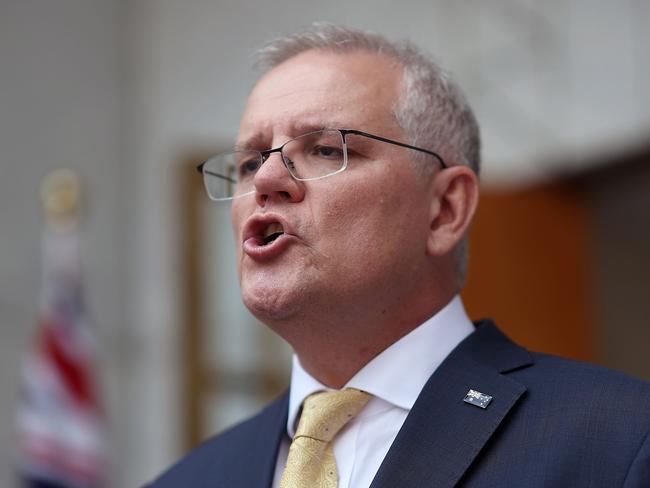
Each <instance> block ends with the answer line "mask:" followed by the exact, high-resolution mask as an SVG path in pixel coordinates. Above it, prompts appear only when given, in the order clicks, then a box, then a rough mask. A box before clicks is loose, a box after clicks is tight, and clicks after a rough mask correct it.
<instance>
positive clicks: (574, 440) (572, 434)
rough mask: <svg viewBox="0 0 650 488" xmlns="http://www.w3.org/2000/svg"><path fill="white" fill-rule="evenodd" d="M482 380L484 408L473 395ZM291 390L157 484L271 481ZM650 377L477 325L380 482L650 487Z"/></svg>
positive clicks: (427, 396)
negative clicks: (472, 401) (530, 347)
mask: <svg viewBox="0 0 650 488" xmlns="http://www.w3.org/2000/svg"><path fill="white" fill-rule="evenodd" d="M470 389H473V390H477V391H480V392H482V393H485V394H488V395H490V396H492V397H493V400H492V402H491V403H490V404H489V405H488V407H487V408H486V409H481V408H479V407H476V406H473V405H469V404H467V403H465V402H463V398H464V397H465V395H466V394H467V392H468V390H470ZM287 405H288V395H286V394H285V395H284V396H282V397H281V398H280V399H278V400H277V401H275V402H274V403H272V404H270V405H269V406H267V407H266V408H265V409H264V410H263V411H262V412H261V413H259V414H258V415H257V416H255V417H253V418H251V419H249V420H247V421H246V422H244V423H242V424H240V425H238V426H236V427H234V428H232V429H230V430H228V431H226V432H224V433H223V434H221V435H219V436H217V437H215V438H213V439H211V440H209V441H207V442H206V443H204V444H203V445H202V446H200V447H199V448H197V449H196V450H194V451H193V452H192V453H190V454H189V455H188V456H186V457H185V458H184V459H182V460H181V461H180V462H179V463H178V464H176V465H175V466H173V467H172V468H171V469H170V470H169V471H167V472H166V473H164V474H163V475H162V476H161V477H160V478H159V479H157V480H156V481H155V482H154V483H153V484H152V485H151V486H152V487H155V488H171V487H174V488H179V487H187V488H207V487H211V488H249V487H250V488H267V487H270V486H271V483H272V481H273V475H274V470H275V463H276V456H277V451H278V446H279V444H280V441H281V440H282V437H283V436H285V435H286V421H287ZM649 433H650V385H649V384H647V383H644V382H642V381H640V380H637V379H634V378H631V377H629V376H626V375H623V374H621V373H617V372H614V371H609V370H605V369H603V368H599V367H597V366H593V365H589V364H585V363H579V362H575V361H570V360H566V359H561V358H558V357H554V356H549V355H544V354H536V353H530V352H528V351H526V350H525V349H522V348H521V347H519V346H517V345H515V344H513V343H512V342H511V341H510V340H509V339H508V338H507V337H506V336H505V335H503V334H502V333H501V332H500V331H499V330H498V329H497V328H496V327H495V326H494V325H493V324H492V323H491V322H489V321H484V322H482V323H479V324H478V325H477V329H476V331H475V332H474V333H473V334H471V335H470V336H469V337H467V338H466V339H465V340H464V341H463V342H462V343H461V344H459V345H458V346H457V347H456V349H455V350H454V351H453V352H452V353H451V354H450V355H449V356H448V357H447V358H446V359H445V361H444V362H443V363H442V364H441V365H440V367H439V368H438V369H437V370H436V372H435V373H434V374H433V375H432V376H431V378H430V379H429V381H428V382H427V384H426V386H425V387H424V388H423V390H422V392H421V394H420V396H419V397H418V400H417V401H416V403H415V405H414V406H413V409H412V410H411V412H410V413H409V415H408V417H407V419H406V421H405V423H404V425H403V426H402V429H401V430H400V432H399V433H398V435H397V437H396V439H395V441H394V443H393V445H392V446H391V448H390V450H389V452H388V454H387V455H386V458H385V459H384V461H383V463H382V465H381V467H380V468H379V471H378V472H377V475H376V476H375V479H374V481H373V483H372V485H371V488H421V487H450V486H463V487H495V488H497V487H498V488H503V487H526V488H534V487H545V488H547V487H562V488H567V487H571V488H575V487H606V488H612V487H621V486H623V487H627V488H630V487H646V488H647V487H650V436H649Z"/></svg>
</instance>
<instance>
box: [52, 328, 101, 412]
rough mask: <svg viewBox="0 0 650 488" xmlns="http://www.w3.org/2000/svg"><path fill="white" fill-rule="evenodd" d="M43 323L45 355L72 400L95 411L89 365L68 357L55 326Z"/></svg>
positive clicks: (95, 404)
mask: <svg viewBox="0 0 650 488" xmlns="http://www.w3.org/2000/svg"><path fill="white" fill-rule="evenodd" d="M44 322H45V323H44V324H43V327H42V329H41V331H42V335H41V340H42V344H43V349H44V351H45V353H46V354H47V355H48V356H49V357H50V358H51V360H52V362H53V363H54V364H55V366H56V367H57V369H58V371H59V372H60V373H61V379H62V380H63V382H64V383H65V385H66V387H67V388H68V391H69V392H70V393H71V394H72V396H73V398H74V399H75V400H76V401H77V402H79V403H80V404H81V405H85V406H87V407H90V408H92V409H95V408H96V406H97V403H96V401H95V400H96V399H95V395H94V392H93V389H92V387H91V384H92V382H91V379H90V376H89V365H88V364H87V363H86V362H83V361H80V360H78V359H77V358H73V357H70V355H69V354H68V353H67V352H66V349H65V348H64V347H62V345H61V341H62V340H65V338H62V337H61V336H60V334H57V331H56V326H55V325H54V324H53V323H52V322H50V321H47V320H45V321H44Z"/></svg>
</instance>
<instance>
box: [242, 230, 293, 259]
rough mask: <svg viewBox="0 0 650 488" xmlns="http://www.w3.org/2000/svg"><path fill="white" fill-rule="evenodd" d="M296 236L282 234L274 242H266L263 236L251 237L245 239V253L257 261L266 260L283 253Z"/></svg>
mask: <svg viewBox="0 0 650 488" xmlns="http://www.w3.org/2000/svg"><path fill="white" fill-rule="evenodd" d="M293 238H294V236H292V235H290V234H282V235H281V236H280V237H278V238H277V239H275V240H274V241H273V242H269V243H268V244H264V239H262V238H261V237H250V238H248V239H246V240H245V241H244V253H245V254H246V255H247V256H249V257H251V258H252V259H254V260H255V261H265V260H268V259H272V258H274V257H276V256H279V255H280V254H282V252H283V251H284V250H285V249H286V248H287V247H289V245H290V244H291V241H292V240H293Z"/></svg>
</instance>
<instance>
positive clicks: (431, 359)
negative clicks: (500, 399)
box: [273, 296, 474, 488]
mask: <svg viewBox="0 0 650 488" xmlns="http://www.w3.org/2000/svg"><path fill="white" fill-rule="evenodd" d="M473 330H474V326H473V325H472V322H471V321H470V320H469V318H468V316H467V313H466V312H465V309H464V307H463V304H462V301H461V299H460V297H459V296H456V297H455V298H454V299H453V300H452V301H451V302H449V303H448V304H447V305H446V306H445V307H444V308H443V309H442V310H440V311H439V312H438V313H437V314H436V315H434V316H433V317H431V318H430V319H428V320H427V321H426V322H424V323H423V324H422V325H420V326H419V327H417V328H416V329H414V330H413V331H411V332H410V333H409V334H407V335H406V336H404V337H402V338H401V339H400V340H399V341H397V342H395V343H394V344H392V345H391V346H390V347H388V348H387V349H386V350H384V351H383V352H382V353H381V354H379V355H378V356H377V357H375V358H374V359H373V360H372V361H370V362H369V363H368V364H366V365H365V366H364V367H363V368H362V369H361V370H360V371H359V372H357V374H355V375H354V376H353V377H352V379H350V381H348V383H347V384H346V385H345V387H353V388H358V389H359V390H364V391H367V392H368V393H371V394H372V395H373V398H372V399H371V400H370V401H369V402H368V404H367V405H366V407H365V408H364V409H363V410H362V411H361V413H359V415H357V416H356V417H355V418H354V419H353V420H351V421H350V422H349V423H348V424H347V425H346V426H345V427H343V429H342V430H341V431H340V432H339V433H338V434H337V436H336V438H335V439H334V441H333V449H334V456H335V458H336V465H337V468H338V472H339V488H365V487H368V486H370V483H372V480H373V478H374V477H375V474H376V473H377V470H378V469H379V466H380V465H381V462H382V461H383V460H384V457H385V456H386V453H387V452H388V449H389V448H390V446H391V444H392V443H393V441H394V440H395V437H396V436H397V433H398V432H399V430H400V428H401V427H402V424H403V423H404V420H406V416H407V415H408V413H409V411H410V410H411V408H412V407H413V404H414V403H415V400H416V399H417V397H418V396H419V394H420V391H422V388H423V387H424V385H425V383H426V382H427V380H428V379H429V377H430V376H431V375H432V374H433V372H434V371H435V370H436V369H437V368H438V366H439V365H440V363H442V361H443V360H444V359H445V358H446V357H447V356H448V355H449V353H450V352H451V351H452V350H453V349H454V348H455V347H456V346H457V345H458V344H459V343H460V342H461V341H462V340H463V339H464V338H465V337H467V336H468V335H469V334H470V333H472V332H473ZM327 390H331V388H328V387H326V386H324V385H323V384H321V383H320V382H319V381H318V380H316V379H314V378H313V377H312V376H311V375H310V374H309V373H307V372H306V371H305V370H304V369H303V368H302V366H301V365H300V361H299V360H298V358H297V356H296V355H295V354H294V357H293V364H292V371H291V390H290V394H289V418H288V421H287V433H288V434H289V437H290V438H293V436H294V434H295V432H296V428H297V426H298V414H299V413H300V409H301V406H302V402H303V401H304V400H305V398H307V397H308V396H309V395H311V394H312V393H315V392H317V391H327ZM289 445H290V442H289V441H288V440H287V439H284V440H283V442H282V444H281V445H280V449H279V451H278V459H277V462H276V467H275V478H274V480H273V487H274V488H278V487H279V486H280V478H281V477H282V472H283V471H284V467H285V465H286V462H287V455H288V453H289Z"/></svg>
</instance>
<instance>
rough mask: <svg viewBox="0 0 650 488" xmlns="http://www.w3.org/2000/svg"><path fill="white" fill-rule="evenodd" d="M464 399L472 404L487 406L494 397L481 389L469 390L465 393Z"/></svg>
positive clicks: (480, 406)
mask: <svg viewBox="0 0 650 488" xmlns="http://www.w3.org/2000/svg"><path fill="white" fill-rule="evenodd" d="M463 401H464V402H465V403H469V404H470V405H474V406H475V407H479V408H487V406H488V405H489V404H490V402H491V401H492V397H491V396H490V395H486V394H485V393H481V392H480V391H476V390H469V391H468V392H467V395H465V398H463Z"/></svg>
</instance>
